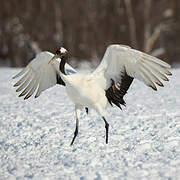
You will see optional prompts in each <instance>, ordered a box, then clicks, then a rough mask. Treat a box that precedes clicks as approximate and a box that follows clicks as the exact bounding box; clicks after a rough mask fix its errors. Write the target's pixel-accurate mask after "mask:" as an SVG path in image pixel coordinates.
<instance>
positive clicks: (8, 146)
mask: <svg viewBox="0 0 180 180" xmlns="http://www.w3.org/2000/svg"><path fill="white" fill-rule="evenodd" d="M18 71H19V70H18V69H10V68H1V69H0V116H1V118H0V180H4V179H18V180H21V179H35V180H41V179H42V180H44V179H45V180H46V179H50V180H56V179H62V180H66V179H68V180H70V179H73V180H74V179H80V180H86V179H87V180H88V179H90V180H91V179H92V180H93V179H94V180H101V179H102V180H106V179H110V180H117V179H120V180H121V179H123V180H124V179H133V180H136V179H137V180H140V179H148V180H151V179H152V180H158V179H163V180H166V179H168V180H170V179H180V69H176V70H172V73H173V76H172V77H171V78H170V82H168V83H165V87H164V88H159V91H157V92H154V91H152V90H151V89H150V88H148V87H146V86H145V85H143V84H142V83H141V82H139V81H134V83H133V84H132V86H131V88H130V90H129V91H128V94H127V95H126V96H125V100H126V102H127V107H126V108H123V111H121V110H119V109H118V108H110V109H108V110H107V111H106V113H105V114H106V119H107V120H108V122H109V124H110V133H109V144H108V145H106V144H105V128H104V122H103V121H102V119H100V117H99V116H98V115H97V114H96V113H95V112H94V111H93V110H90V113H89V115H86V114H85V112H84V113H82V115H81V120H80V129H79V135H78V136H77V138H76V140H75V143H74V145H73V146H70V142H71V140H72V137H73V132H74V128H75V118H74V106H73V104H72V103H71V102H70V101H69V99H68V97H67V95H66V92H65V89H64V88H63V87H61V86H55V87H53V88H51V89H49V90H47V91H45V92H44V93H43V94H42V95H41V96H40V97H39V98H37V99H34V98H31V99H29V100H26V101H24V100H23V98H19V97H18V94H17V93H16V92H15V89H14V88H13V87H12V85H13V83H14V82H15V81H13V80H12V79H11V77H12V76H13V75H14V74H16V73H17V72H18Z"/></svg>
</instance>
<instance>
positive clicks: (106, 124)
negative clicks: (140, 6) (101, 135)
mask: <svg viewBox="0 0 180 180" xmlns="http://www.w3.org/2000/svg"><path fill="white" fill-rule="evenodd" d="M102 118H103V120H104V122H105V128H106V144H108V133H109V124H108V122H107V121H106V119H105V117H102Z"/></svg>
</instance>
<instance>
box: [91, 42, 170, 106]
mask: <svg viewBox="0 0 180 180" xmlns="http://www.w3.org/2000/svg"><path fill="white" fill-rule="evenodd" d="M168 68H170V65H169V64H167V63H166V62H163V61H162V60H160V59H158V58H156V57H153V56H150V55H148V54H146V53H143V52H140V51H138V50H135V49H132V48H130V47H126V46H122V45H110V46H109V47H108V48H107V50H106V52H105V54H104V57H103V59H102V61H101V63H100V65H99V66H98V67H97V68H96V70H95V71H94V72H93V73H92V76H93V78H94V79H95V80H96V81H97V82H98V83H99V85H100V86H101V87H102V88H104V90H105V91H106V95H108V97H107V98H108V100H109V102H110V103H111V104H112V102H113V101H114V102H113V103H114V104H116V105H118V107H119V105H120V104H123V105H124V102H123V101H124V100H123V96H124V95H125V94H126V92H127V90H128V88H129V87H130V85H131V83H132V80H133V78H137V79H139V80H140V81H142V82H143V83H144V84H146V85H147V86H149V87H151V88H152V89H153V90H157V87H156V86H157V85H159V86H162V87H163V83H162V82H161V80H160V79H162V80H164V81H168V78H167V77H166V76H170V75H172V74H171V72H169V71H168V70H167V69H168ZM112 80H113V83H112ZM119 89H121V90H119ZM117 94H119V95H117ZM118 102H119V103H120V104H118Z"/></svg>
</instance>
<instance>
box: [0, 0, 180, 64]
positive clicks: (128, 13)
mask: <svg viewBox="0 0 180 180" xmlns="http://www.w3.org/2000/svg"><path fill="white" fill-rule="evenodd" d="M179 34H180V0H41V1H40V0H1V1H0V65H6V66H11V67H22V66H25V65H26V64H27V63H28V62H29V61H30V60H31V59H32V58H33V57H34V56H35V54H36V53H38V52H40V51H43V50H48V51H51V52H54V51H55V49H56V48H57V47H59V46H64V47H65V48H66V49H68V50H69V51H70V54H71V57H72V58H74V59H76V60H78V61H82V60H83V59H86V60H88V61H91V62H92V61H94V60H97V59H100V58H102V56H103V54H104V51H105V49H106V47H107V46H108V45H109V44H112V43H119V44H125V45H129V46H131V47H133V48H136V49H138V50H142V51H145V52H147V53H149V54H152V55H155V56H158V57H160V58H162V59H163V60H164V61H166V62H168V63H170V64H175V63H178V62H180V60H179V59H180V35H179Z"/></svg>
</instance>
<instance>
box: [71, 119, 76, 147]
mask: <svg viewBox="0 0 180 180" xmlns="http://www.w3.org/2000/svg"><path fill="white" fill-rule="evenodd" d="M77 121H78V120H76V129H75V131H74V137H73V139H72V141H71V146H72V145H73V143H74V140H75V139H76V136H77V135H78V123H77Z"/></svg>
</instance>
